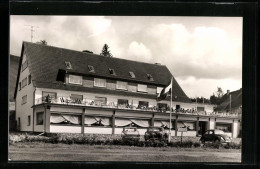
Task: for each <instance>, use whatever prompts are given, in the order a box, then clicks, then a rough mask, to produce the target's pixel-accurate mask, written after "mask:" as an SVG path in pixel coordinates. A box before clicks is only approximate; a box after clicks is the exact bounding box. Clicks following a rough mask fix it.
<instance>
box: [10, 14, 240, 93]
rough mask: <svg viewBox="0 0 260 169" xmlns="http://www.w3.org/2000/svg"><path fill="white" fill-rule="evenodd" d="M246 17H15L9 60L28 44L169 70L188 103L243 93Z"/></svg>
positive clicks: (12, 18)
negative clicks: (105, 48) (219, 94)
mask: <svg viewBox="0 0 260 169" xmlns="http://www.w3.org/2000/svg"><path fill="white" fill-rule="evenodd" d="M242 23H243V19H242V17H175V16H168V17H165V16H28V15H27V16H26V15H20V16H18V15H12V16H11V21H10V54H13V55H17V56H20V53H21V47H22V42H23V41H28V42H30V41H31V27H30V26H29V25H32V26H34V30H35V31H34V32H33V40H32V42H37V41H40V40H46V41H47V43H48V45H50V46H56V47H62V48H67V49H72V50H77V51H83V50H90V51H92V52H94V53H96V54H100V52H101V50H102V47H103V45H104V44H105V43H106V44H108V46H109V49H110V51H111V53H112V55H113V57H115V58H123V59H129V60H135V61H141V62H147V63H160V64H162V65H166V66H167V67H168V69H169V70H170V72H171V73H172V74H173V76H174V77H175V79H176V80H177V82H178V83H179V85H180V86H181V87H182V89H183V91H184V92H185V93H186V95H187V96H188V97H205V98H210V96H211V95H212V94H213V92H216V91H217V87H221V88H222V90H223V91H224V93H225V92H226V91H227V90H230V91H234V90H238V89H240V88H242Z"/></svg>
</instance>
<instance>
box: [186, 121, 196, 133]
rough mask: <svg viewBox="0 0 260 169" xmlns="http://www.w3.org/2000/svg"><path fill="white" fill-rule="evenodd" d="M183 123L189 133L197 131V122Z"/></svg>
mask: <svg viewBox="0 0 260 169" xmlns="http://www.w3.org/2000/svg"><path fill="white" fill-rule="evenodd" d="M183 123H184V125H185V126H186V127H187V130H188V131H195V130H196V122H183Z"/></svg>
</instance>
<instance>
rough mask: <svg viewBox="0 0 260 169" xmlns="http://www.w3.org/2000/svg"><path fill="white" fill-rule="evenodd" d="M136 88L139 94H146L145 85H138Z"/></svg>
mask: <svg viewBox="0 0 260 169" xmlns="http://www.w3.org/2000/svg"><path fill="white" fill-rule="evenodd" d="M137 88H138V91H140V92H147V85H141V84H138V85H137Z"/></svg>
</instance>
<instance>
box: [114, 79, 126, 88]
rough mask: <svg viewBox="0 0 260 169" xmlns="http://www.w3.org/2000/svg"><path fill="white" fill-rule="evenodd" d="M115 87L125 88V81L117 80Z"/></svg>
mask: <svg viewBox="0 0 260 169" xmlns="http://www.w3.org/2000/svg"><path fill="white" fill-rule="evenodd" d="M116 88H117V89H124V90H126V89H127V83H126V82H121V81H117V83H116Z"/></svg>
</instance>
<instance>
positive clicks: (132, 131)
mask: <svg viewBox="0 0 260 169" xmlns="http://www.w3.org/2000/svg"><path fill="white" fill-rule="evenodd" d="M121 138H122V140H123V141H128V140H133V141H139V140H140V134H139V131H138V130H137V128H136V127H124V128H123V131H122V133H121Z"/></svg>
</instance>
